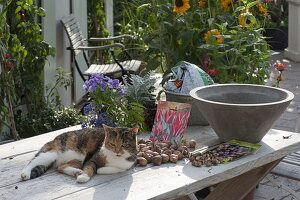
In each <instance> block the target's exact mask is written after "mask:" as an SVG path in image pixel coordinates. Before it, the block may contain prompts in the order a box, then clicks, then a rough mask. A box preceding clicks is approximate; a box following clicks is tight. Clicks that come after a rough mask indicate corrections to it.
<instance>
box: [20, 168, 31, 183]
mask: <svg viewBox="0 0 300 200" xmlns="http://www.w3.org/2000/svg"><path fill="white" fill-rule="evenodd" d="M30 173H31V171H28V170H23V171H22V173H21V179H22V180H23V181H26V180H29V179H30Z"/></svg>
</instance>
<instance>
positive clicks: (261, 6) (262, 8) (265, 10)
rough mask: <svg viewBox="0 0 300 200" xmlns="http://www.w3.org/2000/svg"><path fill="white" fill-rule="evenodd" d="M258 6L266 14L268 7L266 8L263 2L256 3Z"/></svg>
mask: <svg viewBox="0 0 300 200" xmlns="http://www.w3.org/2000/svg"><path fill="white" fill-rule="evenodd" d="M256 7H258V10H259V12H261V13H262V14H266V12H267V9H265V8H264V7H263V5H262V4H261V3H258V4H256Z"/></svg>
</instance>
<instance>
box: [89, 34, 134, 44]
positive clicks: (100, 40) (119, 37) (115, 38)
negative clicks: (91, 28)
mask: <svg viewBox="0 0 300 200" xmlns="http://www.w3.org/2000/svg"><path fill="white" fill-rule="evenodd" d="M122 38H128V39H133V36H132V35H128V34H124V35H118V36H113V37H107V38H95V37H91V38H90V39H89V41H91V42H105V41H110V40H120V39H122Z"/></svg>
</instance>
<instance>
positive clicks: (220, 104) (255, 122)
mask: <svg viewBox="0 0 300 200" xmlns="http://www.w3.org/2000/svg"><path fill="white" fill-rule="evenodd" d="M190 95H191V96H192V97H193V98H194V99H195V100H196V102H195V104H196V106H197V107H198V109H199V110H201V113H202V115H203V116H204V117H205V118H206V120H207V121H208V123H209V124H210V125H211V127H212V128H213V130H214V131H215V132H216V134H217V135H218V136H219V138H220V139H221V140H222V141H228V140H230V139H238V140H243V141H247V142H252V143H257V142H259V141H261V139H262V138H263V137H264V136H265V135H266V134H267V132H268V131H269V130H270V128H271V127H272V125H273V124H274V122H275V121H276V120H277V119H278V118H279V117H280V115H281V114H282V113H283V112H284V111H285V109H286V108H287V107H288V105H289V104H290V102H291V101H292V100H293V98H294V94H293V93H292V92H290V91H287V90H284V89H280V88H275V87H268V86H263V85H252V84H218V85H210V86H203V87H199V88H195V89H193V90H191V91H190Z"/></svg>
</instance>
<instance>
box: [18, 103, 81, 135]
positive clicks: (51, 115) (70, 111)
mask: <svg viewBox="0 0 300 200" xmlns="http://www.w3.org/2000/svg"><path fill="white" fill-rule="evenodd" d="M84 119H85V117H84V116H82V115H80V114H78V111H77V110H76V109H75V108H72V107H69V108H63V109H60V110H54V109H53V108H50V107H49V108H46V109H43V110H41V112H39V113H38V114H32V115H29V116H25V117H23V116H21V114H20V113H19V114H17V115H16V122H17V124H18V126H17V130H18V133H19V135H20V136H21V137H22V138H27V137H32V136H35V135H39V134H43V133H47V132H49V131H54V130H58V129H62V128H66V127H69V126H74V125H78V124H80V123H81V122H82V121H83V120H84Z"/></svg>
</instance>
